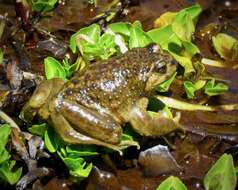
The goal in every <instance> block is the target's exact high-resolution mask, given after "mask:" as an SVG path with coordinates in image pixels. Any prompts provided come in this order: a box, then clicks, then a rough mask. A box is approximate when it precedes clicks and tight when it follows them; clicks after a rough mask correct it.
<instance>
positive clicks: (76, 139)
mask: <svg viewBox="0 0 238 190" xmlns="http://www.w3.org/2000/svg"><path fill="white" fill-rule="evenodd" d="M51 121H52V124H53V126H54V128H55V130H56V131H57V132H58V133H59V135H60V136H61V137H62V139H63V140H64V141H65V142H67V143H71V144H95V145H100V146H105V147H108V148H111V149H113V150H116V151H118V152H121V150H120V149H121V148H120V147H119V146H117V145H112V144H109V143H106V142H103V141H100V140H97V139H94V138H91V137H88V136H86V135H83V134H81V133H79V132H77V131H75V130H74V129H73V128H72V127H71V125H70V124H69V122H68V121H67V120H66V119H65V118H64V117H63V116H62V115H61V114H60V113H58V112H57V111H56V110H51Z"/></svg>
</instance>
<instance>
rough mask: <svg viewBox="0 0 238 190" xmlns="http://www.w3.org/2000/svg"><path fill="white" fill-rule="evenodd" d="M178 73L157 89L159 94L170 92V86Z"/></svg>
mask: <svg viewBox="0 0 238 190" xmlns="http://www.w3.org/2000/svg"><path fill="white" fill-rule="evenodd" d="M176 75H177V72H175V73H174V74H173V75H172V76H171V77H170V78H169V79H168V80H166V81H164V82H162V83H161V84H160V85H159V86H157V87H156V90H157V91H158V92H167V91H168V90H169V87H170V85H171V84H172V82H173V81H174V79H175V77H176Z"/></svg>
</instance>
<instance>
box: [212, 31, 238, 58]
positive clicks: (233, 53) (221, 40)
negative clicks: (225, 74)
mask: <svg viewBox="0 0 238 190" xmlns="http://www.w3.org/2000/svg"><path fill="white" fill-rule="evenodd" d="M212 42H213V46H214V47H215V50H216V51H217V53H218V54H219V55H220V56H221V57H222V58H223V59H227V60H232V61H235V60H237V59H238V40H237V39H235V38H233V37H232V36H229V35H227V34H224V33H219V34H217V35H216V36H213V37H212Z"/></svg>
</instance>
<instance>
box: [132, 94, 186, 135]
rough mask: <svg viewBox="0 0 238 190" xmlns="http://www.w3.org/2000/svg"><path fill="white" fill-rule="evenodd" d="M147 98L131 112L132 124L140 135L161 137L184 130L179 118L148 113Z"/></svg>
mask: <svg viewBox="0 0 238 190" xmlns="http://www.w3.org/2000/svg"><path fill="white" fill-rule="evenodd" d="M147 104H148V99H147V98H141V99H140V100H139V101H138V102H137V103H136V104H135V105H134V106H133V108H132V109H131V111H130V118H129V120H130V123H131V125H132V127H133V128H134V129H135V131H137V132H138V133H139V134H141V135H143V136H149V137H160V136H162V135H166V134H169V133H171V132H173V131H176V130H182V128H181V126H180V125H179V123H178V120H179V119H178V118H176V119H169V118H166V117H164V116H161V115H158V116H155V117H153V116H151V115H149V113H148V112H147V111H146V107H147Z"/></svg>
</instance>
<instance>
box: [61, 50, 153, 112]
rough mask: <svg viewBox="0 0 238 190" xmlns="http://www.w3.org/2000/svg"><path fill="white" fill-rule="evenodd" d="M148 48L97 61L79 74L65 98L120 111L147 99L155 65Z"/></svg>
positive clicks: (64, 91)
mask: <svg viewBox="0 0 238 190" xmlns="http://www.w3.org/2000/svg"><path fill="white" fill-rule="evenodd" d="M153 59H154V58H153V56H151V53H150V52H149V51H148V48H140V49H133V50H132V51H129V52H127V53H126V54H124V55H121V56H117V57H113V58H111V59H109V60H106V61H101V62H97V63H94V64H91V65H89V66H88V67H87V69H86V70H85V72H84V73H83V74H82V75H79V74H76V75H75V76H74V77H73V78H72V79H71V80H70V82H68V83H67V84H66V86H65V89H64V90H63V91H62V92H61V93H63V95H64V98H66V99H70V100H72V101H76V102H77V103H80V104H83V105H86V106H90V107H96V108H97V107H104V108H107V109H110V110H116V109H118V108H119V107H120V108H121V107H122V106H127V105H128V104H131V103H133V101H136V100H137V99H138V98H139V97H141V96H143V93H144V89H145V84H146V81H147V79H148V74H149V73H150V70H151V64H152V62H153V61H154V60H153Z"/></svg>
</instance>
